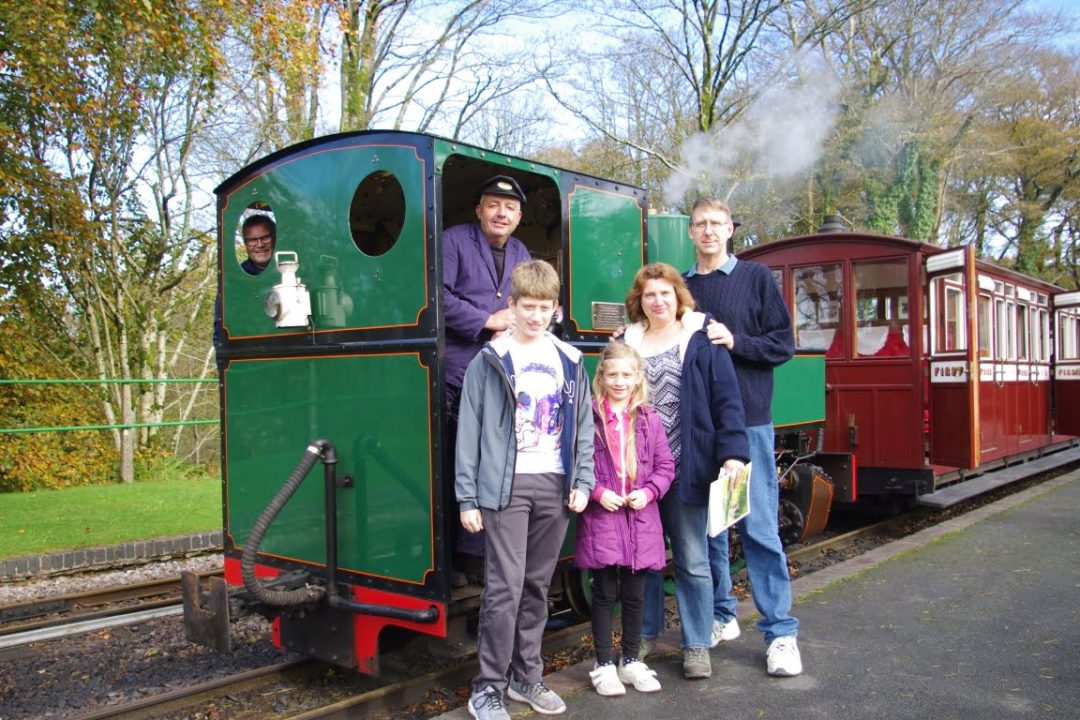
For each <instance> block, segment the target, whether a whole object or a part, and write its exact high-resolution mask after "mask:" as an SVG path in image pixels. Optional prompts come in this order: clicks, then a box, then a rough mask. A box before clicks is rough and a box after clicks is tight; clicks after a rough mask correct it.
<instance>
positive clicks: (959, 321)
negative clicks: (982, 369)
mask: <svg viewBox="0 0 1080 720" xmlns="http://www.w3.org/2000/svg"><path fill="white" fill-rule="evenodd" d="M961 283H962V277H961V275H959V274H957V273H954V274H952V275H946V276H944V277H936V278H934V279H933V280H932V281H931V282H930V297H931V302H932V303H933V304H934V307H933V321H934V331H933V334H934V352H936V353H946V352H960V351H963V350H966V349H967V324H966V321H965V316H966V313H965V312H964V290H963V286H962V285H961Z"/></svg>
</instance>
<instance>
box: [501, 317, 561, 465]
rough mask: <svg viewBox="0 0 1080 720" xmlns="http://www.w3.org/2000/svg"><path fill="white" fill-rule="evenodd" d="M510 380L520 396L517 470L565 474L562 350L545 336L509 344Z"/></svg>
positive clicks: (516, 420) (516, 421) (516, 414)
mask: <svg viewBox="0 0 1080 720" xmlns="http://www.w3.org/2000/svg"><path fill="white" fill-rule="evenodd" d="M510 359H511V360H512V361H513V363H514V377H513V378H511V382H512V383H513V386H514V394H515V395H516V397H517V408H516V409H515V411H514V432H515V434H516V435H517V450H518V451H517V464H516V465H515V467H514V472H516V473H562V472H564V471H563V465H562V456H561V455H560V453H559V439H560V437H561V436H562V428H563V404H564V400H565V397H566V396H565V395H564V394H563V386H564V379H563V376H562V363H561V362H559V351H558V350H556V349H555V345H554V343H552V342H551V341H550V340H549V339H547V338H544V339H543V341H542V342H534V343H530V344H529V345H521V344H519V343H516V342H511V343H510Z"/></svg>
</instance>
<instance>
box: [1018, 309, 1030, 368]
mask: <svg viewBox="0 0 1080 720" xmlns="http://www.w3.org/2000/svg"><path fill="white" fill-rule="evenodd" d="M1027 320H1028V307H1027V305H1024V304H1023V303H1020V304H1018V305H1017V306H1016V357H1017V359H1019V360H1027V359H1028V323H1027Z"/></svg>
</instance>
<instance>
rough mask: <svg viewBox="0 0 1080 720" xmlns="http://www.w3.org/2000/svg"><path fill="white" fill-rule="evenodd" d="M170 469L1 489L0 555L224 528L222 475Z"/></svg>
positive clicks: (75, 547)
mask: <svg viewBox="0 0 1080 720" xmlns="http://www.w3.org/2000/svg"><path fill="white" fill-rule="evenodd" d="M169 470H170V469H168V468H166V469H161V468H158V469H156V470H155V471H152V472H146V473H142V475H143V476H144V479H142V480H140V481H138V482H135V483H134V484H131V485H120V484H117V485H92V486H87V487H76V488H68V489H64V490H43V491H38V492H31V493H0V557H12V556H16V555H28V554H32V553H38V552H49V551H53V550H69V549H78V548H83V547H94V546H97V545H114V544H116V543H121V542H128V541H131V540H146V539H149V538H153V537H163V536H166V535H183V534H186V533H191V532H203V531H207V530H216V529H219V528H220V527H221V481H220V480H219V479H218V478H217V477H211V476H209V475H206V474H205V473H202V472H197V471H193V470H191V469H190V468H187V469H184V470H183V471H177V470H176V468H175V467H173V468H171V471H169Z"/></svg>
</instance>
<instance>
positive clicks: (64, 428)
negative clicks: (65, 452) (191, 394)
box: [0, 420, 221, 435]
mask: <svg viewBox="0 0 1080 720" xmlns="http://www.w3.org/2000/svg"><path fill="white" fill-rule="evenodd" d="M220 422H221V421H220V420H162V421H161V422H156V423H113V424H111V425H48V426H42V427H25V428H0V434H4V433H8V434H11V435H20V434H23V433H41V432H78V431H80V430H128V429H133V428H146V427H176V426H179V425H217V424H218V423H220Z"/></svg>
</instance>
